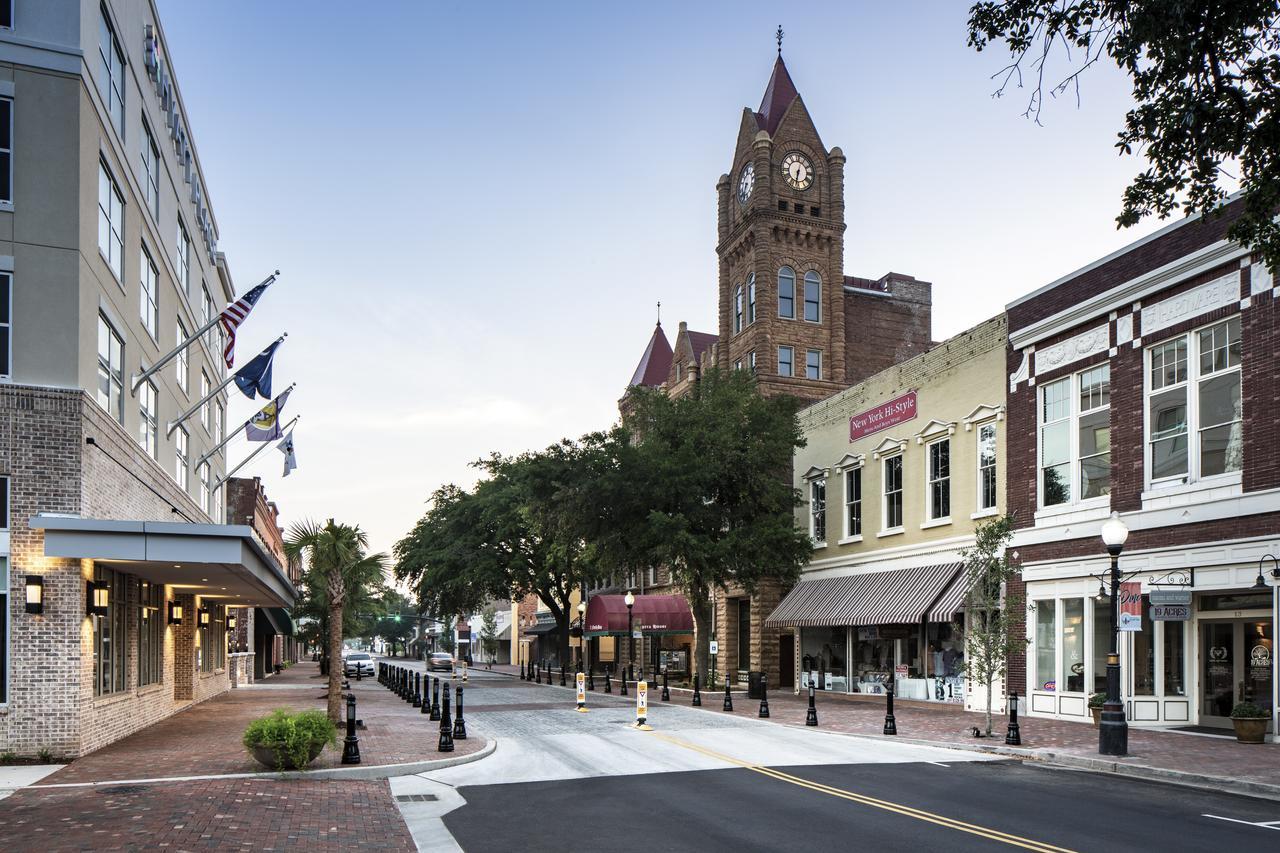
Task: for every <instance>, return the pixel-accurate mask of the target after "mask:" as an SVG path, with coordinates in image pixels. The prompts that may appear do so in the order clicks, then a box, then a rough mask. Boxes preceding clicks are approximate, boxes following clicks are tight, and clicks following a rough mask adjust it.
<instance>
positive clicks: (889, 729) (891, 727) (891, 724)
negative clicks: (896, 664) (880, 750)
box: [884, 687, 898, 735]
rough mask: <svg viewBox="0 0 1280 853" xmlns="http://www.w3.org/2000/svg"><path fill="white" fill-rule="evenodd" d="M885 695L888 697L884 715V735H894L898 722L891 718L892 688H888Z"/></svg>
mask: <svg viewBox="0 0 1280 853" xmlns="http://www.w3.org/2000/svg"><path fill="white" fill-rule="evenodd" d="M885 695H886V696H887V697H888V705H887V707H886V710H885V715H884V733H885V734H887V735H896V734H897V733H898V721H897V720H895V719H894V717H893V688H892V687H890V688H889V691H888V693H886V694H885Z"/></svg>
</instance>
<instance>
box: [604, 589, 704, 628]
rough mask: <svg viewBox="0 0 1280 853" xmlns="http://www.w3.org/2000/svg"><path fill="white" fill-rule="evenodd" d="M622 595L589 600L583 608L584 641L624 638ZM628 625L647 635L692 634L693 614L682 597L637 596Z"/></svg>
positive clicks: (625, 618) (625, 624) (625, 619)
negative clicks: (584, 622)
mask: <svg viewBox="0 0 1280 853" xmlns="http://www.w3.org/2000/svg"><path fill="white" fill-rule="evenodd" d="M625 599H626V597H625V596H622V595H596V596H592V598H591V601H590V602H589V603H588V604H587V626H586V635H587V636H588V637H606V636H610V635H618V636H622V637H625V636H627V603H626V600H625ZM631 624H632V627H633V628H634V629H635V630H637V631H643V632H644V633H646V634H649V635H656V634H692V633H693V613H692V612H691V611H690V610H689V602H688V601H686V600H685V598H684V596H682V595H637V596H636V602H635V605H634V607H633V608H632V611H631Z"/></svg>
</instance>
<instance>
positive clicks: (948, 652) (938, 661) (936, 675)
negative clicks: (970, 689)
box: [925, 622, 964, 702]
mask: <svg viewBox="0 0 1280 853" xmlns="http://www.w3.org/2000/svg"><path fill="white" fill-rule="evenodd" d="M925 637H926V640H927V641H928V649H929V656H928V659H927V660H926V661H925V664H926V665H927V666H928V668H929V670H928V672H929V678H931V679H933V698H934V699H938V700H942V701H947V702H963V701H964V681H963V677H964V640H963V637H962V634H961V633H960V632H959V631H957V626H955V625H952V624H948V623H938V622H932V623H930V624H929V626H928V629H927V631H926V634H925Z"/></svg>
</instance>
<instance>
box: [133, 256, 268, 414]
mask: <svg viewBox="0 0 1280 853" xmlns="http://www.w3.org/2000/svg"><path fill="white" fill-rule="evenodd" d="M278 275H280V270H276V271H275V272H273V273H272V274H271V275H269V276H267V277H266V278H265V279H263V281H262V284H260V285H258V286H259V287H261V286H262V285H263V284H271V283H272V282H273V281H275V280H276V277H277V276H278ZM221 319H222V312H221V311H219V312H218V313H217V314H215V315H214V317H213V319H212V320H210V321H209V322H207V323H205V324H204V325H203V326H201V327H200V328H199V329H196V330H195V331H194V332H192V333H191V335H190V336H189V337H188V338H187V339H186V340H185V341H183V342H182V343H180V344H178V345H177V346H176V347H174V348H173V349H171V350H169V353H168V354H167V355H166V356H164V358H162V359H160V360H159V361H157V362H156V363H155V364H153V365H151V366H150V367H148V368H147V369H146V370H144V371H142V372H141V373H137V374H134V377H133V387H131V388H130V389H129V393H130V394H131V395H133V396H135V397H136V396H138V388H140V387H141V386H142V383H143V382H146V381H147V380H148V379H150V378H151V377H152V376H154V375H155V373H156V371H158V370H160V369H161V368H162V367H164V366H165V365H166V364H168V363H169V362H171V361H173V360H174V359H175V358H177V357H178V353H180V352H182V351H183V350H184V349H186V348H187V347H189V346H191V345H192V344H193V343H195V342H196V340H197V339H199V337H200V336H201V335H203V334H204V333H205V332H207V331H209V330H210V329H212V328H213V327H214V326H216V325H218V321H219V320H221Z"/></svg>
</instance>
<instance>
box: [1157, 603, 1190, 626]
mask: <svg viewBox="0 0 1280 853" xmlns="http://www.w3.org/2000/svg"><path fill="white" fill-rule="evenodd" d="M1190 618H1191V608H1190V607H1188V606H1186V605H1183V604H1153V605H1151V621H1153V622H1186V621H1187V620H1188V619H1190Z"/></svg>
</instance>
